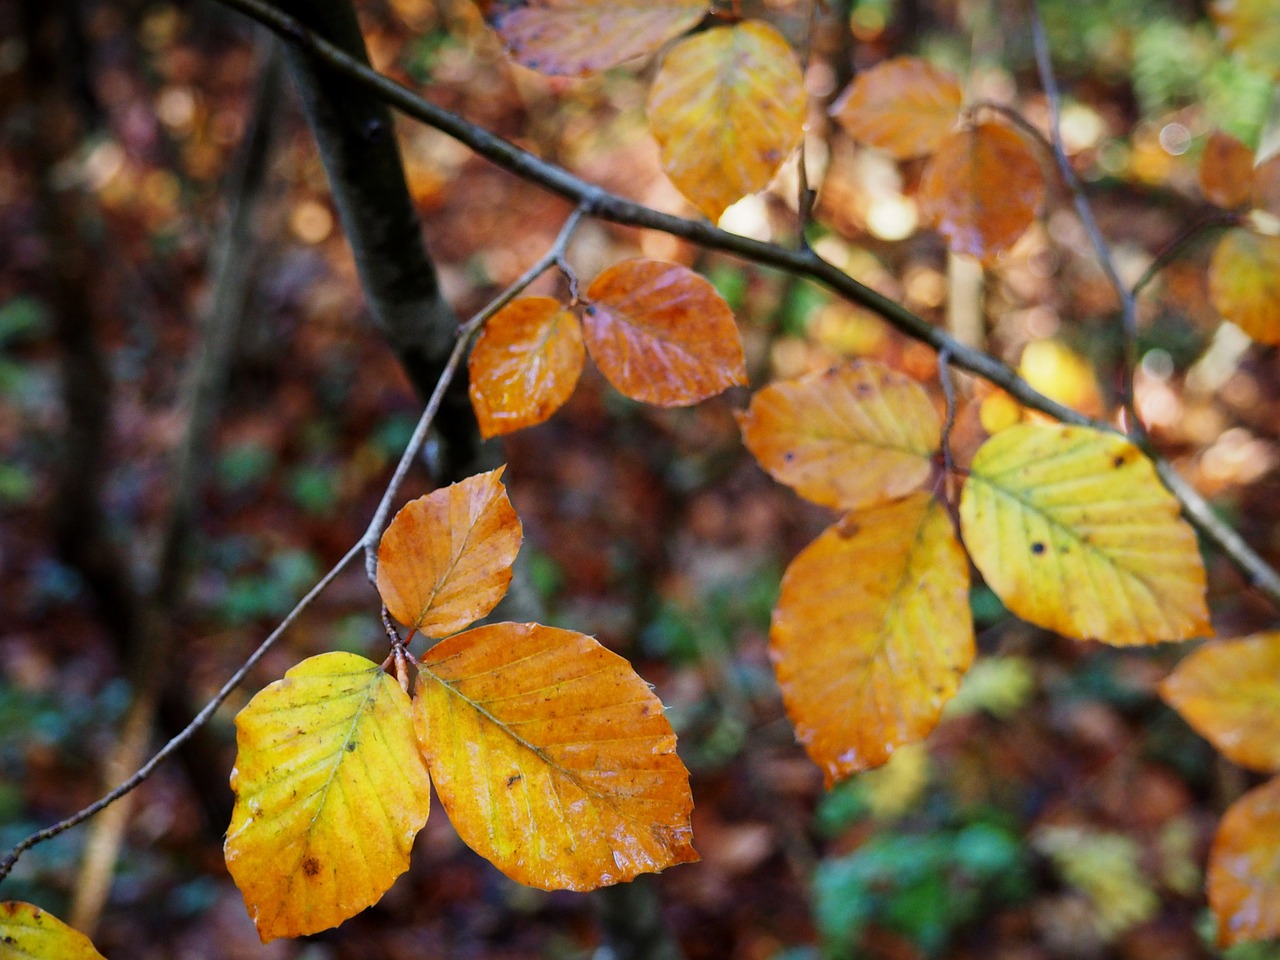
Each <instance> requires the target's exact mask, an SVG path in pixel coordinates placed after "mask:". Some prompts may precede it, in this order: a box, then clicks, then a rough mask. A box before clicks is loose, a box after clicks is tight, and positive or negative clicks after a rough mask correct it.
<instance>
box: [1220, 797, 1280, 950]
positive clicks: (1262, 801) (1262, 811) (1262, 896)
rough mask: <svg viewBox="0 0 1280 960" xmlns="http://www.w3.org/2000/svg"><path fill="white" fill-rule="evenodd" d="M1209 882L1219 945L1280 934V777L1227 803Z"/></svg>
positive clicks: (1263, 938)
mask: <svg viewBox="0 0 1280 960" xmlns="http://www.w3.org/2000/svg"><path fill="white" fill-rule="evenodd" d="M1206 886H1207V887H1208V891H1209V906H1210V907H1211V908H1212V909H1213V913H1214V916H1216V917H1217V919H1218V945H1219V946H1222V947H1227V946H1231V945H1232V944H1235V943H1246V942H1249V941H1252V940H1269V939H1271V938H1272V937H1277V936H1280V779H1276V780H1271V781H1269V782H1267V783H1264V784H1263V785H1262V786H1260V787H1257V788H1255V789H1253V790H1250V791H1249V792H1248V793H1246V794H1245V795H1244V796H1243V797H1241V798H1240V799H1239V800H1237V801H1236V802H1235V803H1233V804H1232V805H1231V806H1230V807H1228V808H1227V812H1226V815H1225V816H1223V818H1222V823H1221V824H1220V825H1219V826H1218V835H1217V836H1216V837H1215V838H1214V841H1213V849H1212V850H1211V851H1210V853H1209V872H1208V882H1207V883H1206Z"/></svg>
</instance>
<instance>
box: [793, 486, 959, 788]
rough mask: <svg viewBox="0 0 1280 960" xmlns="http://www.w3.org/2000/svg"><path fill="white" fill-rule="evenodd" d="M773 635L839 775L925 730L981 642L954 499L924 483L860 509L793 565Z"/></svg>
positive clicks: (812, 733) (799, 724) (828, 765)
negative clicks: (946, 502)
mask: <svg viewBox="0 0 1280 960" xmlns="http://www.w3.org/2000/svg"><path fill="white" fill-rule="evenodd" d="M769 636H770V650H771V654H772V656H773V661H774V669H775V670H776V671H777V674H778V685H779V686H780V687H781V688H782V698H783V701H784V703H785V704H786V708H787V714H788V715H789V716H790V717H791V722H792V724H793V725H794V726H795V728H796V737H797V738H798V739H799V740H800V742H801V743H802V744H803V745H804V748H805V750H807V751H808V753H809V756H810V757H811V758H812V759H813V761H814V762H815V763H817V764H818V766H820V767H822V769H823V772H824V774H825V775H826V780H827V785H828V786H830V785H831V784H832V783H834V782H836V781H837V780H842V779H844V778H845V777H847V776H849V775H850V774H851V773H856V772H857V771H859V770H866V769H867V768H869V767H875V766H879V765H880V764H882V763H884V762H885V761H886V760H888V759H889V757H891V756H892V755H893V752H894V750H895V749H896V748H898V747H899V746H901V745H903V744H906V743H913V742H915V741H917V740H921V739H923V738H924V737H925V736H927V735H928V734H929V732H930V731H931V730H932V729H933V728H934V726H935V725H936V724H937V722H938V717H939V715H940V714H941V712H942V707H943V705H944V704H945V703H946V702H947V701H948V700H949V699H951V697H952V696H954V695H955V692H956V688H957V687H958V686H959V684H960V678H961V676H963V675H964V672H965V671H966V670H967V669H968V668H969V664H970V663H971V662H972V661H973V653H974V642H973V621H972V620H971V619H970V617H969V564H968V561H967V560H966V559H965V555H964V550H962V549H961V547H960V544H959V543H958V542H957V541H956V538H955V533H954V531H953V529H952V526H951V520H950V518H949V517H948V516H947V512H946V510H945V509H944V508H943V507H942V506H941V505H940V504H938V503H937V502H936V501H935V500H934V499H933V498H932V497H930V496H929V495H928V494H925V493H916V494H912V495H911V496H909V497H907V498H905V499H903V500H899V501H897V502H896V503H891V504H888V505H886V506H881V507H875V508H872V509H868V510H859V511H855V512H853V513H850V514H848V515H847V516H846V517H845V518H844V519H843V520H841V521H840V522H839V523H837V524H836V525H835V526H833V527H831V528H830V529H828V530H827V531H826V532H825V533H823V534H822V536H820V537H818V539H817V540H815V541H814V542H813V543H811V544H810V545H809V546H808V547H806V548H805V549H804V550H802V551H801V552H800V554H799V555H798V556H797V557H796V558H795V560H793V561H792V562H791V565H790V566H789V567H788V568H787V572H786V574H785V576H783V578H782V593H781V595H780V596H779V598H778V606H777V608H776V609H775V611H774V615H773V626H772V629H771V630H770V634H769Z"/></svg>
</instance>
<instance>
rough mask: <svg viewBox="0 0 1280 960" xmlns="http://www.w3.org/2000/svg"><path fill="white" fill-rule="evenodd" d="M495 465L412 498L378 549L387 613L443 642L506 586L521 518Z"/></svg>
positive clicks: (476, 616) (490, 606) (380, 587)
mask: <svg viewBox="0 0 1280 960" xmlns="http://www.w3.org/2000/svg"><path fill="white" fill-rule="evenodd" d="M504 469H505V468H503V467H499V468H498V469H497V470H491V471H489V472H488V473H481V474H477V475H476V476H474V477H468V478H467V479H465V480H462V481H461V482H459V483H455V484H452V485H450V486H448V487H445V488H444V489H441V490H436V491H434V492H432V493H429V494H427V495H426V496H425V497H419V498H418V499H417V500H413V501H411V502H409V503H407V504H405V506H404V507H403V508H402V509H401V510H400V512H399V513H397V514H396V516H395V519H394V520H392V521H391V525H390V526H388V527H387V530H386V532H385V533H384V534H383V535H382V543H381V544H380V545H379V547H378V592H379V593H380V594H382V601H383V603H385V604H386V605H387V609H388V610H389V611H391V615H392V616H393V617H395V618H396V619H397V620H399V621H400V622H401V623H403V624H404V625H405V626H407V627H410V628H411V629H413V630H414V631H416V632H419V633H422V634H423V635H425V636H429V637H444V636H448V635H449V634H451V633H453V632H454V631H456V630H460V629H462V628H463V627H465V626H466V625H467V624H469V623H471V622H472V621H473V620H477V619H479V618H480V617H483V616H484V615H485V614H486V613H488V612H489V611H490V610H492V609H493V608H494V606H496V605H497V603H498V601H499V600H501V599H502V596H503V594H505V593H506V592H507V586H508V585H509V584H510V583H511V565H512V564H513V563H514V562H515V559H516V553H517V552H518V551H519V550H520V540H521V537H522V533H521V528H520V518H519V517H517V516H516V512H515V509H514V508H513V507H512V506H511V501H510V500H508V499H507V492H506V490H504V489H503V487H502V484H501V483H500V482H499V477H501V476H502V471H503V470H504Z"/></svg>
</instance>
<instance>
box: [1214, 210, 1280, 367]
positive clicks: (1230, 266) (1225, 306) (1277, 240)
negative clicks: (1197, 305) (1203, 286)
mask: <svg viewBox="0 0 1280 960" xmlns="http://www.w3.org/2000/svg"><path fill="white" fill-rule="evenodd" d="M1209 299H1210V300H1212V301H1213V305H1214V307H1215V308H1216V309H1217V311H1218V312H1219V313H1220V314H1222V316H1223V317H1224V318H1225V319H1227V320H1230V321H1231V322H1232V323H1234V324H1235V325H1236V326H1238V327H1239V328H1240V329H1241V330H1243V331H1244V332H1245V333H1247V334H1248V335H1249V336H1250V337H1252V338H1253V339H1254V340H1257V341H1258V342H1259V343H1272V344H1280V237H1270V236H1266V235H1264V234H1261V233H1254V232H1253V231H1251V230H1245V229H1243V228H1236V229H1233V230H1228V231H1227V232H1226V234H1225V235H1224V236H1223V238H1222V240H1221V241H1220V242H1219V243H1218V247H1217V249H1216V250H1214V251H1213V259H1212V260H1210V261H1209Z"/></svg>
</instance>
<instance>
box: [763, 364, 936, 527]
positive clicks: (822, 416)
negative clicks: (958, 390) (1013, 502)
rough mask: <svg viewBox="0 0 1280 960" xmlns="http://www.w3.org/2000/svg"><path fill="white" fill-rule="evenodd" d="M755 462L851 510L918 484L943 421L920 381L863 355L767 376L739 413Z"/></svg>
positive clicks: (806, 493) (807, 493) (810, 494)
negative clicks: (787, 376)
mask: <svg viewBox="0 0 1280 960" xmlns="http://www.w3.org/2000/svg"><path fill="white" fill-rule="evenodd" d="M739 424H740V425H741V427H742V439H743V442H744V443H745V444H746V445H747V449H748V450H750V451H751V453H752V454H753V455H754V456H755V458H756V460H758V461H759V462H760V465H761V466H762V467H764V469H765V470H767V471H768V472H769V474H770V475H771V476H772V477H773V478H774V479H775V480H777V481H779V482H780V483H785V484H786V485H787V486H789V487H791V488H793V489H794V490H795V491H796V492H797V493H799V494H800V495H801V496H802V497H805V498H807V499H809V500H812V501H813V502H814V503H820V504H822V505H823V506H827V507H837V508H840V509H844V510H852V509H854V508H856V507H864V506H870V505H872V504H875V503H879V502H882V501H884V500H892V499H894V498H895V497H901V496H903V495H904V494H907V493H910V492H911V491H912V490H914V489H916V488H917V487H919V486H920V484H922V483H924V481H925V480H926V479H928V477H929V472H930V470H931V469H932V457H933V453H934V451H936V450H937V448H938V444H939V442H940V440H941V433H942V425H941V421H940V420H939V419H938V413H937V411H936V410H935V409H934V406H933V403H932V402H931V401H930V400H929V395H928V394H927V393H925V391H924V388H923V387H921V386H920V384H918V383H916V382H915V381H914V380H912V379H911V378H910V377H907V376H904V375H903V374H900V373H897V372H896V371H894V370H891V369H889V368H888V367H886V366H884V365H882V364H879V363H875V362H870V361H860V362H856V363H852V364H848V365H846V366H841V367H832V368H831V369H829V370H826V371H823V372H821V373H812V374H809V375H807V376H804V377H801V378H799V379H797V380H788V381H783V382H781V383H774V384H771V385H770V386H767V387H765V388H764V389H762V390H760V391H758V392H757V393H756V395H755V396H754V397H752V398H751V405H750V407H748V408H747V412H746V413H745V414H742V415H741V416H740V417H739Z"/></svg>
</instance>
